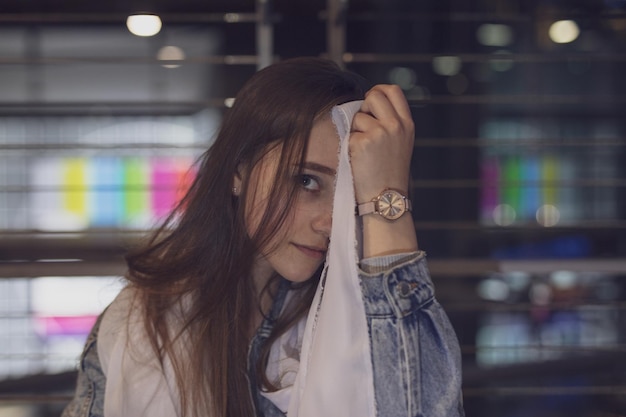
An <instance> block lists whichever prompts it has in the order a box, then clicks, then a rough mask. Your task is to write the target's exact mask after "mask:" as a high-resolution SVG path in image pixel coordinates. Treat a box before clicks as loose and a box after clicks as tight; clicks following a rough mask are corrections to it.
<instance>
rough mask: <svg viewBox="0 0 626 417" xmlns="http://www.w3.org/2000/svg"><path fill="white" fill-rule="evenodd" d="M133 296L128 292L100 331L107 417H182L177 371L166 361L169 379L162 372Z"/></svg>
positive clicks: (115, 304) (111, 309)
mask: <svg viewBox="0 0 626 417" xmlns="http://www.w3.org/2000/svg"><path fill="white" fill-rule="evenodd" d="M133 296H134V293H133V291H132V290H131V289H130V288H126V289H124V290H123V291H122V292H121V293H120V295H118V297H117V298H116V299H115V301H113V303H112V304H111V305H110V306H109V308H108V309H107V311H106V312H105V314H104V317H103V318H102V322H101V323H100V329H99V331H98V359H99V360H100V365H101V367H102V370H103V372H104V375H105V376H106V387H105V395H104V416H105V417H129V416H137V417H139V416H150V417H159V416H163V417H166V416H167V417H172V416H180V415H181V413H180V401H179V399H178V393H177V389H176V387H175V383H174V381H175V380H174V378H173V369H172V367H171V364H170V363H169V362H168V361H166V362H165V364H164V365H165V370H164V372H165V375H164V374H163V372H162V371H161V366H160V364H159V362H158V359H157V358H156V356H155V355H154V354H153V351H152V348H151V347H150V344H149V342H148V338H147V336H146V334H145V331H144V327H143V323H142V321H141V315H140V314H139V310H138V309H137V308H133ZM127 325H128V327H127Z"/></svg>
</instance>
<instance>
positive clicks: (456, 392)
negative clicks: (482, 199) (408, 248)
mask: <svg viewBox="0 0 626 417" xmlns="http://www.w3.org/2000/svg"><path fill="white" fill-rule="evenodd" d="M360 281H361V289H362V293H363V299H364V305H365V311H366V315H367V324H368V331H369V336H370V343H371V355H372V364H373V372H374V389H375V397H376V407H377V415H379V416H386V417H387V416H415V417H417V416H420V417H422V416H426V417H462V416H464V411H463V404H462V392H461V359H460V358H461V355H460V349H459V344H458V341H457V338H456V335H455V333H454V330H453V328H452V326H451V324H450V322H449V320H448V317H447V316H446V314H445V312H444V311H443V309H442V307H441V306H440V305H439V303H438V302H437V300H436V299H435V295H434V289H433V285H432V282H431V279H430V276H429V273H428V268H427V265H426V260H425V256H424V254H423V252H420V253H417V254H415V255H414V256H410V257H408V258H405V259H404V262H402V263H399V264H398V263H397V262H396V263H394V265H393V266H392V267H391V268H389V269H388V270H386V271H383V272H377V273H374V274H368V273H365V272H362V273H361V274H360Z"/></svg>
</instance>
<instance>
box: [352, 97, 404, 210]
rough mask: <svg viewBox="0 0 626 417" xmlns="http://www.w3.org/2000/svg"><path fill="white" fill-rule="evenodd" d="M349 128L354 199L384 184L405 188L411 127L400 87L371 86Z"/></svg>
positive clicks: (370, 194)
mask: <svg viewBox="0 0 626 417" xmlns="http://www.w3.org/2000/svg"><path fill="white" fill-rule="evenodd" d="M352 132H353V133H352V136H351V138H350V154H351V159H352V170H353V175H354V181H355V192H356V197H357V200H358V202H364V201H367V200H369V199H371V198H373V197H375V196H376V195H378V194H379V193H380V192H381V191H382V190H383V189H385V188H396V189H399V190H401V191H403V192H407V191H408V178H409V167H410V160H411V154H412V151H413V135H414V127H413V120H412V118H411V114H410V110H409V107H408V104H407V102H406V99H405V98H404V94H403V93H402V91H401V90H400V88H398V87H397V86H393V85H379V86H376V87H374V88H372V89H371V90H370V91H369V92H368V93H367V94H366V96H365V100H364V102H363V105H362V107H361V110H360V111H359V112H358V113H357V114H356V115H355V117H354V119H353V122H352Z"/></svg>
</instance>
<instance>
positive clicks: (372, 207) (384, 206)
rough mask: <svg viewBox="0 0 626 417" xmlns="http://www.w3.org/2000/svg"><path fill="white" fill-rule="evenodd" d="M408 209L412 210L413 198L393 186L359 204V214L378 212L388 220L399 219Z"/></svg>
mask: <svg viewBox="0 0 626 417" xmlns="http://www.w3.org/2000/svg"><path fill="white" fill-rule="evenodd" d="M407 211H411V200H409V199H408V198H407V197H406V196H405V195H403V194H402V193H400V192H399V191H396V190H393V189H391V188H388V189H386V190H383V192H382V193H380V194H379V195H378V196H377V197H375V198H374V199H372V201H368V202H367V203H362V204H359V205H357V214H358V215H359V216H365V215H366V214H370V213H376V214H379V215H381V216H382V217H384V218H385V219H387V220H397V219H399V218H400V217H402V215H403V214H404V213H406V212H407Z"/></svg>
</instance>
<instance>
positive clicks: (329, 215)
mask: <svg viewBox="0 0 626 417" xmlns="http://www.w3.org/2000/svg"><path fill="white" fill-rule="evenodd" d="M332 223H333V209H332V205H331V206H329V207H326V208H324V209H322V210H320V212H319V213H318V214H317V215H316V216H315V217H314V218H313V221H312V223H311V226H312V227H313V230H315V231H316V232H317V233H321V234H323V235H324V236H326V237H330V230H331V228H332Z"/></svg>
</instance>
